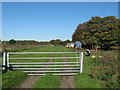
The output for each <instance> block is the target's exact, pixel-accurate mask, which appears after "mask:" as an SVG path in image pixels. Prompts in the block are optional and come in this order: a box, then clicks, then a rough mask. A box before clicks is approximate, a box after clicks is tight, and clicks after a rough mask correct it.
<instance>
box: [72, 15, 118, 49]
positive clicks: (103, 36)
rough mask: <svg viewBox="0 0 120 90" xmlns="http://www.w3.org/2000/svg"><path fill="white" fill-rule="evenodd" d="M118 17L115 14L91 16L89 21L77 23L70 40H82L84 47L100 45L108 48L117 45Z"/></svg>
mask: <svg viewBox="0 0 120 90" xmlns="http://www.w3.org/2000/svg"><path fill="white" fill-rule="evenodd" d="M119 23H120V19H117V18H116V17H115V16H107V17H103V18H101V17H99V16H96V17H92V18H91V19H90V20H89V21H87V22H85V23H82V24H79V25H78V26H77V28H76V30H75V32H74V33H73V35H72V41H73V42H75V41H80V42H82V44H83V46H84V47H87V48H93V47H96V46H97V47H100V48H101V49H104V50H109V49H110V47H111V46H117V45H119V36H120V35H119V29H120V24H119Z"/></svg>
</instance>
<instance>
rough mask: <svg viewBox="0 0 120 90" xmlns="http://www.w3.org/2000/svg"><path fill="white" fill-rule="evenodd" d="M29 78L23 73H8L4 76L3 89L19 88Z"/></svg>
mask: <svg viewBox="0 0 120 90" xmlns="http://www.w3.org/2000/svg"><path fill="white" fill-rule="evenodd" d="M27 77H28V76H27V74H26V73H24V72H21V71H8V72H6V73H4V74H3V76H2V88H18V87H19V86H20V85H21V83H22V82H23V81H24V80H25V79H26V78H27Z"/></svg>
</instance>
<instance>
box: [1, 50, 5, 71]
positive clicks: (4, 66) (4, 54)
mask: <svg viewBox="0 0 120 90" xmlns="http://www.w3.org/2000/svg"><path fill="white" fill-rule="evenodd" d="M5 59H6V53H5V52H4V53H3V62H2V63H3V70H4V69H5V66H6V64H5V63H6V60H5Z"/></svg>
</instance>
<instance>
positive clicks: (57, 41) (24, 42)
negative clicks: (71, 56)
mask: <svg viewBox="0 0 120 90" xmlns="http://www.w3.org/2000/svg"><path fill="white" fill-rule="evenodd" d="M71 42H72V41H70V40H65V41H62V40H60V39H55V40H54V39H53V40H50V41H48V42H45V41H41V42H39V41H35V40H14V39H11V40H9V41H2V43H3V44H4V43H5V44H13V45H14V44H17V45H48V44H53V45H66V44H67V43H71Z"/></svg>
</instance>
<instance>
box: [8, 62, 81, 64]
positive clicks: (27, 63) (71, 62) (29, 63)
mask: <svg viewBox="0 0 120 90" xmlns="http://www.w3.org/2000/svg"><path fill="white" fill-rule="evenodd" d="M66 63H80V62H28V63H27V62H25V63H20V62H18V63H9V64H66Z"/></svg>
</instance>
